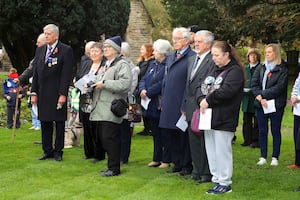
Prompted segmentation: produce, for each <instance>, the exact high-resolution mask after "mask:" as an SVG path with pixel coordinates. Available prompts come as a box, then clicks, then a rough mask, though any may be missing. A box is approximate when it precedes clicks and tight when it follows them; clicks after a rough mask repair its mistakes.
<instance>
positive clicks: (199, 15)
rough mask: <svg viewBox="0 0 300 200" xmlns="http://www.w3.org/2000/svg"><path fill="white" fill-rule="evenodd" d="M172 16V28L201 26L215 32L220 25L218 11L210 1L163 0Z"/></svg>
mask: <svg viewBox="0 0 300 200" xmlns="http://www.w3.org/2000/svg"><path fill="white" fill-rule="evenodd" d="M161 1H162V3H163V5H164V6H165V7H166V9H167V11H168V13H169V15H170V16H171V25H172V27H178V26H183V27H187V26H190V25H199V26H200V27H202V28H205V29H209V30H214V29H215V24H218V19H217V10H216V9H215V8H214V7H213V6H212V5H211V3H210V2H209V1H203V0H202V1H201V0H198V1H195V0H161Z"/></svg>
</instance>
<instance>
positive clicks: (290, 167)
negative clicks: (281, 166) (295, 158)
mask: <svg viewBox="0 0 300 200" xmlns="http://www.w3.org/2000/svg"><path fill="white" fill-rule="evenodd" d="M288 168H289V169H297V168H300V166H298V165H295V164H294V165H289V166H288Z"/></svg>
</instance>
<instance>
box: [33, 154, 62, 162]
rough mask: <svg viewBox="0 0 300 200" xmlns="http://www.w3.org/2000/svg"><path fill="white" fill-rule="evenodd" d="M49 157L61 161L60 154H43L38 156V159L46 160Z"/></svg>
mask: <svg viewBox="0 0 300 200" xmlns="http://www.w3.org/2000/svg"><path fill="white" fill-rule="evenodd" d="M49 158H54V160H55V161H58V162H60V161H62V154H54V155H53V154H46V153H45V154H43V155H42V156H41V157H39V158H38V160H46V159H49Z"/></svg>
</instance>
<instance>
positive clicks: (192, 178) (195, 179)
mask: <svg viewBox="0 0 300 200" xmlns="http://www.w3.org/2000/svg"><path fill="white" fill-rule="evenodd" d="M181 180H183V181H187V180H191V181H198V180H200V177H199V176H195V175H191V176H188V177H183V178H182V179H181Z"/></svg>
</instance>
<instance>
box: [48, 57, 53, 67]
mask: <svg viewBox="0 0 300 200" xmlns="http://www.w3.org/2000/svg"><path fill="white" fill-rule="evenodd" d="M47 63H48V67H52V58H51V57H49V58H48V60H47Z"/></svg>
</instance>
